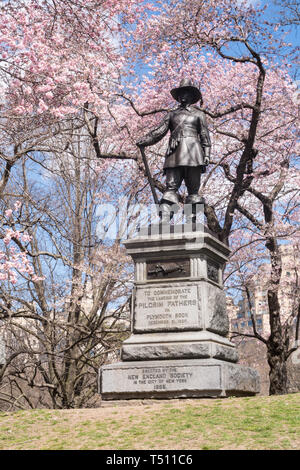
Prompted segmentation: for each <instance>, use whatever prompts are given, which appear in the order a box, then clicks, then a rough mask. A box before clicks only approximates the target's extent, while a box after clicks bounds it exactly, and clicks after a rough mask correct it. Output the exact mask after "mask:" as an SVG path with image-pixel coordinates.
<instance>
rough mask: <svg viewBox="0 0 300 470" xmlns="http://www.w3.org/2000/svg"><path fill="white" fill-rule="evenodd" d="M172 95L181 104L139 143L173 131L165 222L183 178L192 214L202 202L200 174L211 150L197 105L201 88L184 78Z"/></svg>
mask: <svg viewBox="0 0 300 470" xmlns="http://www.w3.org/2000/svg"><path fill="white" fill-rule="evenodd" d="M171 95H172V96H173V98H174V99H175V100H177V101H179V103H180V106H178V107H177V108H176V109H175V110H173V111H171V112H169V113H168V114H167V116H166V117H165V118H164V120H163V121H162V123H161V124H160V125H159V126H158V127H156V128H155V129H153V130H151V131H150V132H149V133H148V134H147V135H146V136H145V137H144V138H143V139H141V140H140V141H138V142H137V145H138V146H139V147H147V146H149V145H154V144H156V143H157V142H159V141H160V140H161V139H162V138H163V137H164V136H165V135H166V134H167V132H168V131H169V130H170V132H171V135H170V139H169V145H168V149H167V152H166V155H165V164H164V174H165V175H166V187H167V189H166V191H165V192H164V194H163V196H162V199H161V201H160V206H159V210H160V217H161V219H162V221H169V220H170V206H172V205H174V204H176V205H177V204H178V203H179V196H178V193H177V191H178V189H179V188H180V186H181V184H182V182H183V180H184V182H185V184H186V187H187V190H188V197H187V199H186V201H185V203H186V204H192V207H193V213H195V212H194V210H195V209H194V208H195V207H196V204H197V203H203V199H202V198H201V197H200V196H199V195H198V191H199V188H200V179H201V173H205V171H206V166H207V165H208V164H209V161H210V151H211V142H210V137H209V132H208V128H207V123H206V118H205V114H204V113H203V112H202V111H200V109H199V108H198V107H197V106H194V104H195V103H197V101H199V100H200V99H201V100H202V96H201V92H200V90H199V89H198V88H197V87H196V86H195V85H194V84H193V83H192V81H191V80H190V79H183V80H181V82H180V85H179V87H178V88H173V89H172V90H171ZM171 217H172V215H171Z"/></svg>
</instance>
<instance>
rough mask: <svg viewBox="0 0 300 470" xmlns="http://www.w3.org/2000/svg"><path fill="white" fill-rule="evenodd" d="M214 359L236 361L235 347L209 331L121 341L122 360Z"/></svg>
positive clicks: (150, 335) (137, 335)
mask: <svg viewBox="0 0 300 470" xmlns="http://www.w3.org/2000/svg"><path fill="white" fill-rule="evenodd" d="M209 357H211V358H215V359H221V360H223V361H229V362H237V361H238V353H237V350H236V348H235V345H234V344H233V343H231V342H230V341H229V340H228V339H227V338H224V337H222V336H220V335H216V334H214V333H212V332H209V331H187V332H178V333H177V332H176V333H148V334H134V335H132V336H130V338H128V339H127V340H125V341H124V343H123V346H122V355H121V359H122V361H147V360H150V361H151V360H159V359H160V360H165V359H204V358H209Z"/></svg>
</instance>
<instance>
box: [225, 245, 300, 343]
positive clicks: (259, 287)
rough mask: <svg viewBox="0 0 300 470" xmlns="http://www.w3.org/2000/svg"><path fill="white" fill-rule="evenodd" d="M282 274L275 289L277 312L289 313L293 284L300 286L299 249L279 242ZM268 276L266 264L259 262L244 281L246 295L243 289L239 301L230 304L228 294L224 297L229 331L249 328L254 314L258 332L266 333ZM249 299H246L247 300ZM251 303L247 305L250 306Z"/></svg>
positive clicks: (292, 305) (286, 314)
mask: <svg viewBox="0 0 300 470" xmlns="http://www.w3.org/2000/svg"><path fill="white" fill-rule="evenodd" d="M280 250H281V253H282V274H281V282H280V289H279V302H280V306H281V313H282V315H283V317H284V316H286V317H289V316H290V315H291V313H292V311H293V308H294V306H295V300H297V299H295V288H296V287H297V286H298V288H300V284H299V279H300V253H299V250H298V249H297V247H294V246H291V245H282V246H281V247H280ZM268 279H269V266H268V265H267V264H266V263H265V264H264V265H262V266H261V268H260V270H259V271H258V273H257V275H256V276H255V278H254V279H253V280H252V281H251V283H249V284H248V291H249V299H248V296H247V294H246V292H244V293H243V296H242V298H241V299H240V300H239V302H238V303H237V305H236V304H234V302H233V300H232V299H231V298H228V299H227V312H228V316H229V320H230V330H231V332H241V333H246V332H253V321H252V318H251V313H252V315H253V317H254V320H255V323H256V328H257V331H258V333H260V334H265V335H268V334H269V333H270V325H269V309H268V298H267V284H268ZM249 300H250V302H249ZM250 305H251V308H250Z"/></svg>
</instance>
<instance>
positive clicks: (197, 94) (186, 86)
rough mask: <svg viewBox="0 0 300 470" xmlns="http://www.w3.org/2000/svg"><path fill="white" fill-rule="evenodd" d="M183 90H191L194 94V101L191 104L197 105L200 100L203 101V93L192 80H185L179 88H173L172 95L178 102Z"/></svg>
mask: <svg viewBox="0 0 300 470" xmlns="http://www.w3.org/2000/svg"><path fill="white" fill-rule="evenodd" d="M182 90H189V91H190V92H191V93H192V99H193V101H192V103H191V104H194V103H197V101H199V100H200V99H201V101H202V95H201V91H200V90H199V88H198V87H196V85H195V84H194V83H193V82H192V80H191V79H190V78H183V79H182V80H181V82H180V84H179V87H178V88H173V89H172V90H171V91H170V93H171V95H172V96H173V98H174V99H175V100H176V101H179V99H178V97H179V95H180V92H181V91H182Z"/></svg>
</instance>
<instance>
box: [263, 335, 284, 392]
mask: <svg viewBox="0 0 300 470" xmlns="http://www.w3.org/2000/svg"><path fill="white" fill-rule="evenodd" d="M274 336H275V337H273V335H272V336H271V337H270V338H269V340H268V342H267V358H268V364H269V366H270V371H269V378H270V388H269V394H270V395H285V394H286V393H288V387H287V363H286V354H285V353H286V351H285V347H284V344H283V341H282V338H281V335H280V334H279V335H278V334H276V335H274Z"/></svg>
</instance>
